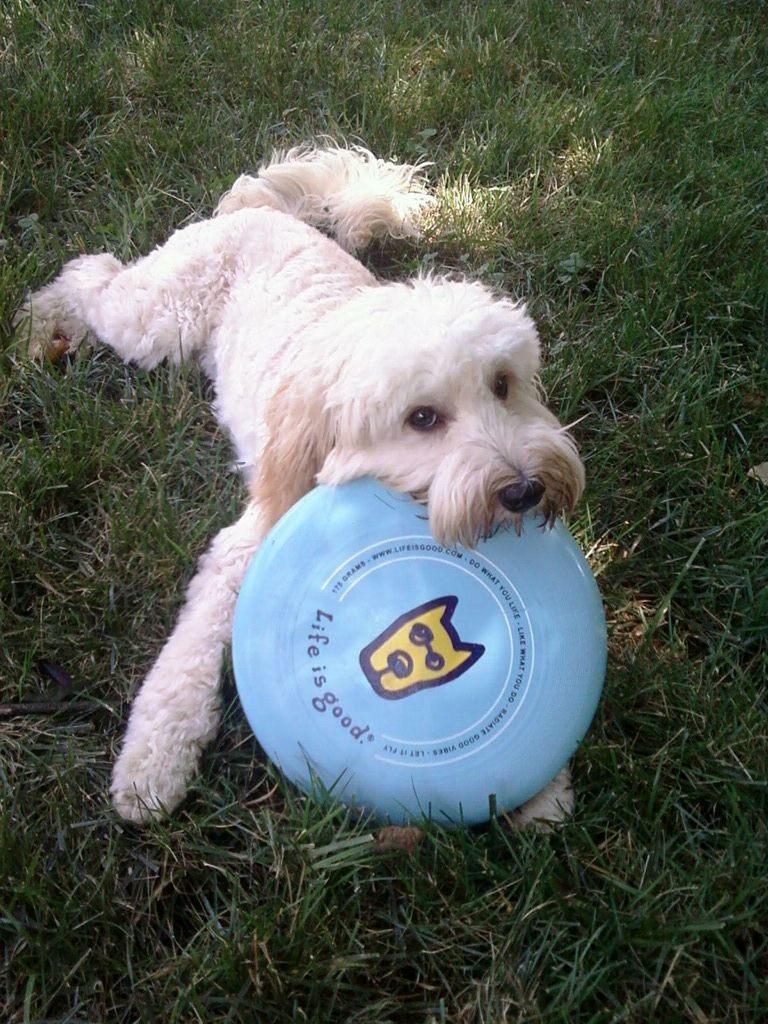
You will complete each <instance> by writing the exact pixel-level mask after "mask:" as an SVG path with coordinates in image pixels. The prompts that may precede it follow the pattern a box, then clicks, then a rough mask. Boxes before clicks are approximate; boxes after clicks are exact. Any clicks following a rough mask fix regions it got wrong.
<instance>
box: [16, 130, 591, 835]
mask: <svg viewBox="0 0 768 1024" xmlns="http://www.w3.org/2000/svg"><path fill="white" fill-rule="evenodd" d="M430 202H431V197H430V196H429V194H428V192H427V191H426V188H425V186H424V182H423V178H422V174H421V168H420V167H413V166H405V165H398V164H392V163H387V162H385V161H382V160H378V159H376V158H375V157H374V156H373V155H372V154H371V153H369V152H367V151H365V150H361V149H341V148H337V147H329V148H325V149H311V148H308V149H300V150H292V151H290V152H289V153H287V154H285V155H283V156H282V157H280V158H278V159H275V160H272V161H271V162H269V163H268V164H267V165H265V167H264V168H262V169H261V171H260V172H259V174H258V175H257V176H256V177H249V176H243V177H241V178H239V179H238V180H237V181H236V182H235V184H234V186H233V188H232V189H231V190H230V191H229V192H228V193H227V194H226V195H225V196H224V197H223V198H222V200H221V202H220V203H219V206H218V208H217V212H216V216H214V218H212V219H211V220H208V221H204V222H202V223H199V224H193V225H190V226H188V227H186V228H183V229H182V230H180V231H177V232H176V233H175V234H174V235H172V237H171V238H170V239H169V240H168V241H167V242H166V243H165V244H164V245H163V246H161V247H159V248H157V249H155V250H154V252H152V253H150V254H149V255H148V256H146V257H144V258H143V259H140V260H138V261H137V262H136V263H134V264H132V265H129V266H123V265H122V264H121V263H120V262H119V261H118V260H116V259H115V258H114V257H113V256H109V255H98V256H83V257H81V258H79V259H76V260H73V261H72V262H71V263H69V264H67V266H66V267H65V268H64V270H63V271H62V273H61V274H60V276H59V277H58V278H57V279H56V280H55V281H54V282H53V283H52V284H50V285H48V286H47V287H45V288H43V289H41V290H40V291H39V292H37V293H35V294H34V295H32V296H31V298H30V299H29V300H28V302H27V304H26V306H25V307H24V309H23V310H22V311H21V313H20V316H19V318H18V321H19V329H20V330H25V331H27V332H28V334H29V341H30V348H31V351H32V352H33V353H39V352H42V351H45V350H46V349H48V348H49V347H50V346H51V345H52V343H53V342H54V340H55V339H61V338H65V339H66V342H67V344H68V345H69V347H70V348H74V347H75V346H76V345H77V344H78V343H79V342H80V341H81V340H82V339H83V338H85V337H87V336H89V335H93V336H95V337H97V338H99V339H100V340H101V341H103V342H105V343H106V344H108V345H110V346H111V347H112V348H113V349H114V350H115V351H116V352H117V353H119V355H121V356H122V357H123V358H124V359H125V360H129V361H132V362H135V363H138V364H139V365H141V366H144V367H151V366H155V365H156V364H157V363H159V362H160V361H161V360H163V359H171V360H180V359H183V358H186V357H188V356H192V355H196V356H197V357H198V358H199V359H200V361H201V363H202V365H203V367H204V368H205V370H206V372H207V373H208V374H209V376H210V377H211V379H212V380H213V382H214V384H215V390H216V399H215V411H216V414H217V416H218V418H219V420H220V421H221V423H222V424H223V425H224V426H225V427H226V428H227V429H228V431H229V433H230V435H231V437H232V440H233V442H234V445H235V448H236V451H237V456H238V459H239V461H240V463H241V465H242V468H243V472H244V474H245V477H246V479H247V481H248V485H249V491H250V496H251V500H250V503H249V504H248V506H247V508H246V510H245V513H244V514H243V516H242V518H241V519H240V520H239V521H238V522H237V523H235V524H234V525H233V526H231V527H228V528H227V529H225V530H223V531H222V532H221V533H220V534H219V536H218V537H217V538H216V539H215V540H214V541H213V544H212V546H211V548H210V549H209V551H208V552H207V554H206V555H205V556H204V557H203V558H202V560H201V562H200V565H199V568H198V572H197V575H196V576H195V577H194V579H193V580H192V583H191V584H190V587H189V590H188V592H187V595H186V602H185V604H184V606H183V609H182V611H181V614H180V616H179V620H178V622H177V625H176V627H175V629H174V631H173V633H172V635H171V637H170V638H169V640H168V641H167V643H166V645H165V647H164V648H163V650H162V651H161V653H160V655H159V657H158V659H157V661H156V662H155V664H154V666H153V668H152V670H151V671H150V673H149V675H148V676H147V678H146V680H145V682H144V684H143V686H142V688H141V691H140V692H139V694H138V696H137V698H136V700H135V703H134V706H133V710H132V713H131V717H130V722H129V725H128V729H127V732H126V736H125V741H124V744H123V748H122V752H121V754H120V757H119V759H118V761H117V764H116V766H115V771H114V777H113V782H112V797H113V800H114V803H115V806H116V808H117V809H118V811H119V812H120V814H122V815H123V816H124V817H126V818H128V819H131V820H134V821H141V820H146V819H147V818H150V817H154V816H156V815H158V814H160V813H161V812H162V811H170V810H171V809H173V808H174V807H175V806H176V805H177V804H178V803H179V802H180V801H181V800H182V798H183V797H184V794H185V793H186V791H187V787H188V785H189V782H190V780H191V778H192V777H193V775H194V773H195V772H196V770H197V767H198V764H199V760H200V755H201V752H202V750H203V749H204V747H205V745H206V744H207V743H208V742H209V741H210V740H211V738H212V737H213V736H214V734H215V732H216V729H217V726H218V722H219V715H220V710H219V677H220V671H221V661H222V655H223V652H224V649H225V647H226V644H227V643H228V641H229V637H230V629H231V621H232V613H233V609H234V605H235V601H236V597H237V593H238V589H239V587H240V583H241V581H242V578H243V575H244V573H245V570H246V567H247V565H248V563H249V561H250V559H251V556H252V555H253V552H254V551H255V550H256V548H257V547H258V545H259V543H260V542H261V540H262V538H263V537H264V535H265V533H266V532H267V531H268V530H269V528H270V527H271V526H272V525H273V524H274V523H275V522H276V521H277V519H278V518H279V517H280V516H281V515H282V514H283V513H284V512H285V511H286V510H287V509H288V508H289V507H290V506H291V505H292V504H293V503H294V502H295V501H297V500H298V499H299V498H300V497H301V496H302V495H303V494H304V493H306V491H308V490H309V489H310V488H312V487H313V486H314V484H315V483H316V482H317V481H320V482H324V483H328V484H338V483H341V482H343V481H346V480H350V479H352V478H354V477H357V476H362V475H372V476H375V477H377V478H378V479H380V480H381V481H383V482H384V483H385V484H387V485H388V486H391V487H393V488H395V489H400V490H404V491H409V492H412V493H414V494H416V495H418V496H419V497H420V498H422V499H423V500H424V501H426V502H427V504H428V508H429V515H430V522H431V526H432V530H433V532H434V534H435V536H436V537H437V538H438V539H439V540H441V541H442V542H444V543H453V542H457V541H459V542H463V543H465V544H470V545H471V544H473V543H475V542H476V541H477V539H478V537H480V536H482V535H483V534H485V533H487V532H488V530H490V529H491V528H492V527H493V526H494V524H496V523H497V522H500V521H503V520H509V519H512V518H514V517H515V515H516V514H517V512H518V511H519V509H518V506H517V504H516V502H517V497H516V496H517V495H518V494H519V492H520V490H521V488H522V490H523V491H524V492H525V493H526V494H528V495H529V496H528V497H527V498H524V499H521V500H523V504H524V507H526V508H527V507H530V506H531V504H537V505H538V507H539V508H540V509H541V510H542V512H543V513H544V514H545V515H546V516H548V517H550V518H551V517H553V516H554V515H556V514H557V513H558V512H559V511H560V510H561V509H563V508H569V507H571V506H572V505H573V504H574V503H575V502H576V501H577V499H578V497H579V495H580V492H581V489H582V487H583V469H582V465H581V462H580V461H579V458H578V455H577V453H576V449H575V446H574V445H573V442H572V441H571V439H570V438H569V437H568V435H567V434H566V432H565V431H564V430H563V429H562V428H561V427H560V425H559V424H558V422H557V420H556V419H555V417H554V416H553V415H552V414H551V413H550V412H548V411H547V409H546V408H545V407H544V406H543V405H542V403H541V401H540V397H539V395H538V392H537V388H536V384H535V374H536V372H537V369H538V365H539V344H538V337H537V333H536V329H535V326H534V324H533V322H532V320H531V319H530V317H529V316H528V315H527V313H526V311H525V308H524V307H523V306H521V305H516V304H515V303H513V302H511V301H510V300H509V299H506V298H503V297H499V296H497V295H494V294H493V293H492V292H491V291H489V290H488V289H487V288H486V287H484V286H483V285H481V284H479V283H476V282H471V281H462V280H459V281H456V280H448V279H446V278H443V277H437V276H426V277H418V278H416V279H415V280H412V281H409V282H405V283H382V282H380V281H377V280H376V279H375V278H374V277H373V275H372V274H371V273H370V272H369V271H368V270H367V269H366V268H365V267H364V266H363V265H362V264H361V263H359V262H358V261H357V260H356V259H355V258H354V257H353V256H352V255H351V254H350V252H348V251H345V249H346V250H354V249H356V248H359V247H360V246H362V245H364V244H366V243H367V242H368V241H369V240H370V239H371V238H373V237H375V236H377V235H409V234H413V233H414V232H415V231H416V230H417V224H418V219H419V216H420V214H421V213H422V212H423V209H424V207H425V206H426V205H428V204H429V203H430ZM312 225H317V226H319V227H323V228H325V229H326V230H328V231H330V232H331V233H332V234H333V235H335V237H336V239H337V242H334V241H332V240H331V239H329V238H327V237H325V236H324V235H322V234H320V233H319V232H318V231H317V230H316V229H315V227H314V226H312ZM338 243H341V244H338ZM342 246H343V248H342ZM416 410H427V411H428V413H429V415H430V416H432V415H434V423H433V424H432V425H431V426H430V427H428V428H424V427H423V424H422V428H421V429H419V428H418V426H417V425H415V424H414V416H413V413H414V412H415V411H416ZM530 482H533V484H534V485H535V489H534V490H530V486H529V485H530ZM526 488H528V490H526ZM531 495H532V496H531ZM510 496H512V497H510ZM571 806H572V795H571V791H570V785H569V780H568V776H567V772H566V773H561V775H560V776H558V778H557V779H556V780H555V781H554V782H553V783H551V784H550V786H548V787H547V789H546V790H545V791H544V792H543V793H542V794H540V795H539V797H535V798H534V799H533V800H532V801H531V802H530V803H529V804H528V805H526V807H525V808H523V809H522V811H521V812H520V814H519V816H518V820H519V823H520V824H526V823H528V822H530V821H533V820H535V819H537V818H546V819H548V820H550V821H551V820H557V819H559V818H562V817H564V816H565V815H566V814H567V813H569V811H570V808H571Z"/></svg>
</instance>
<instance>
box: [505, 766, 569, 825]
mask: <svg viewBox="0 0 768 1024" xmlns="http://www.w3.org/2000/svg"><path fill="white" fill-rule="evenodd" d="M572 814H573V786H572V785H571V770H570V768H567V767H566V768H563V769H562V770H561V771H559V772H558V773H557V775H556V776H555V777H554V779H552V781H551V782H550V783H548V784H547V785H546V786H545V787H544V789H542V790H541V792H540V793H537V794H536V796H533V797H531V799H530V800H529V801H528V802H527V803H525V804H523V806H522V807H518V808H517V810H515V811H513V812H512V813H511V814H510V815H508V821H509V822H510V823H511V824H512V825H513V826H514V827H515V828H517V829H522V828H527V829H533V830H534V831H536V832H551V831H552V830H553V829H554V827H555V826H556V825H561V824H562V823H563V822H564V821H567V819H568V818H570V816H571V815H572Z"/></svg>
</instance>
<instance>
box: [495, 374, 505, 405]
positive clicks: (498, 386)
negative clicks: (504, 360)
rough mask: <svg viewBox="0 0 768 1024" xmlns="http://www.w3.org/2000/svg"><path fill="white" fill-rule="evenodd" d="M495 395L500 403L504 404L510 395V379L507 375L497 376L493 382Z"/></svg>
mask: <svg viewBox="0 0 768 1024" xmlns="http://www.w3.org/2000/svg"><path fill="white" fill-rule="evenodd" d="M493 393H494V395H495V396H496V397H497V398H498V399H499V401H500V402H503V401H504V400H505V398H506V397H507V395H508V394H509V377H508V376H507V375H506V373H498V374H496V379H495V380H494V382H493Z"/></svg>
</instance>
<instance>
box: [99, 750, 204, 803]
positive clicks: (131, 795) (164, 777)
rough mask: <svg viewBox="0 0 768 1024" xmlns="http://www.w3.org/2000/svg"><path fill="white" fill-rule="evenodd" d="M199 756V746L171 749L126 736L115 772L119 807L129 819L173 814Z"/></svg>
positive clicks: (113, 790)
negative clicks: (143, 742)
mask: <svg viewBox="0 0 768 1024" xmlns="http://www.w3.org/2000/svg"><path fill="white" fill-rule="evenodd" d="M155 739H156V737H155ZM199 758H200V748H199V747H198V746H196V745H195V747H194V749H190V748H187V749H184V748H181V749H180V748H175V749H171V748H169V747H164V746H162V745H160V746H157V745H154V744H151V743H149V742H147V743H146V744H142V743H140V742H137V741H136V740H135V739H134V738H128V739H126V743H125V746H124V748H123V751H122V753H121V754H120V757H119V758H118V759H117V762H116V764H115V768H114V772H113V774H112V785H111V787H110V794H111V796H112V803H113V805H114V807H115V810H116V811H117V813H118V814H119V815H120V816H121V817H122V818H125V819H126V820H127V821H134V822H138V823H142V822H148V821H152V820H157V819H159V818H162V817H165V815H167V814H170V812H171V811H173V810H175V808H176V807H178V805H179V804H180V803H181V801H182V800H183V799H184V797H185V796H186V794H187V789H188V787H189V783H190V780H191V779H192V777H193V775H194V774H195V772H196V770H197V765H198V761H199Z"/></svg>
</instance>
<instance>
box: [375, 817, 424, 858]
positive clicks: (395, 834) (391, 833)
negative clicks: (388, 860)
mask: <svg viewBox="0 0 768 1024" xmlns="http://www.w3.org/2000/svg"><path fill="white" fill-rule="evenodd" d="M423 841H424V832H423V831H422V829H420V828H415V827H406V828H398V827H396V826H394V825H392V826H389V827H388V828H382V829H380V830H379V832H378V834H377V835H376V845H375V847H374V849H375V850H376V852H377V853H391V852H393V851H398V852H402V853H407V854H408V856H409V857H412V856H413V855H414V854H415V853H416V851H417V850H418V848H419V847H420V846H421V844H422V842H423Z"/></svg>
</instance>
